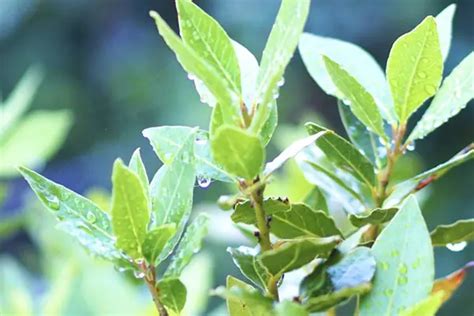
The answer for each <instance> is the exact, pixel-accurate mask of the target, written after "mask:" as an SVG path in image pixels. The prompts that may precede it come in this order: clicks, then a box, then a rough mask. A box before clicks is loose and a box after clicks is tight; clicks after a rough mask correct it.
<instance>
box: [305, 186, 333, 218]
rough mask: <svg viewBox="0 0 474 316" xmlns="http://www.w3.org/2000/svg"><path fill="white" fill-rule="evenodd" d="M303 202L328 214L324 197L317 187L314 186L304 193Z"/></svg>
mask: <svg viewBox="0 0 474 316" xmlns="http://www.w3.org/2000/svg"><path fill="white" fill-rule="evenodd" d="M304 203H305V204H306V205H308V206H309V207H311V208H312V209H313V210H320V211H323V212H324V213H326V214H329V211H328V205H327V203H326V198H325V197H324V195H323V193H322V192H321V190H319V188H318V187H314V188H313V189H312V190H311V192H309V193H308V194H307V195H306V197H305V199H304Z"/></svg>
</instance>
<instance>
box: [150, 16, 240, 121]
mask: <svg viewBox="0 0 474 316" xmlns="http://www.w3.org/2000/svg"><path fill="white" fill-rule="evenodd" d="M150 16H151V17H152V18H153V19H154V20H155V23H156V26H157V28H158V32H159V33H160V35H161V36H162V37H163V39H164V40H165V42H166V44H167V45H168V46H169V47H170V48H171V49H172V50H173V51H174V53H175V54H176V57H177V59H178V61H179V62H180V63H181V66H183V68H184V70H186V71H187V72H188V73H189V74H190V75H191V76H196V77H197V78H198V79H199V80H201V81H202V82H203V83H204V84H205V85H206V87H207V88H208V89H209V91H210V92H211V93H212V94H213V95H214V96H215V98H216V100H217V102H218V103H220V104H221V105H222V110H223V113H224V114H225V115H224V119H225V122H226V123H228V124H238V123H239V122H240V113H239V104H238V102H239V97H238V95H237V94H235V93H234V92H233V90H232V89H231V88H230V87H229V86H228V84H227V81H225V79H224V78H222V77H221V76H220V75H219V73H218V72H217V71H216V70H215V69H214V67H212V66H211V65H209V63H208V62H207V61H205V60H203V59H202V58H201V57H200V56H199V55H197V53H195V52H194V51H193V49H192V48H191V47H189V46H187V45H186V44H185V43H183V41H182V40H181V39H180V38H179V37H178V36H177V35H176V34H175V33H174V32H173V30H172V29H171V28H170V27H169V26H168V24H166V22H165V21H164V20H163V19H162V18H161V16H160V15H159V14H158V13H157V12H155V11H150Z"/></svg>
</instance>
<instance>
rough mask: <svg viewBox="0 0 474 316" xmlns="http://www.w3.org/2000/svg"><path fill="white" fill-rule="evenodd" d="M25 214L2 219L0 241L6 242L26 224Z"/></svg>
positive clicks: (0, 220)
mask: <svg viewBox="0 0 474 316" xmlns="http://www.w3.org/2000/svg"><path fill="white" fill-rule="evenodd" d="M25 217H26V216H25V214H23V213H20V214H18V213H17V214H15V215H9V216H1V217H0V240H5V239H7V238H8V237H10V236H11V235H12V234H14V233H16V232H18V231H19V230H20V229H21V228H22V227H23V225H24V224H25Z"/></svg>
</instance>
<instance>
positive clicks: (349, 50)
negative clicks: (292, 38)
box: [299, 33, 396, 123]
mask: <svg viewBox="0 0 474 316" xmlns="http://www.w3.org/2000/svg"><path fill="white" fill-rule="evenodd" d="M299 51H300V54H301V57H302V59H303V62H304V64H305V66H306V69H307V70H308V72H309V74H310V75H311V77H312V78H313V79H314V81H315V82H316V83H317V84H318V85H319V86H320V87H321V89H323V90H324V92H326V93H327V94H329V95H332V96H335V97H339V94H338V89H337V88H336V86H335V85H334V83H333V81H332V80H331V77H330V76H329V73H328V71H327V69H326V67H325V65H324V61H323V58H322V56H323V55H325V56H328V57H329V58H331V59H332V60H334V61H335V62H337V63H338V64H339V65H341V67H342V68H344V69H345V70H346V71H347V72H349V73H350V74H351V76H353V77H354V78H355V79H356V80H357V81H358V82H359V83H360V84H361V85H362V86H363V87H364V89H365V90H367V92H368V93H370V94H371V95H372V96H373V97H374V99H375V101H376V103H377V105H378V108H379V111H380V112H381V114H382V116H383V117H384V118H385V119H386V120H387V121H388V122H389V123H395V122H396V116H395V111H394V109H393V101H392V99H391V96H390V90H389V87H388V84H387V81H386V80H385V74H384V72H383V70H382V68H381V67H380V65H379V64H378V63H377V61H375V59H374V58H373V57H372V56H371V55H370V54H369V53H368V52H366V51H365V50H363V49H362V48H361V47H359V46H357V45H354V44H352V43H349V42H345V41H341V40H338V39H335V38H330V37H323V36H318V35H313V34H309V33H304V34H303V35H302V36H301V38H300V43H299Z"/></svg>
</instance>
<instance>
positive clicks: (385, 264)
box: [381, 262, 388, 270]
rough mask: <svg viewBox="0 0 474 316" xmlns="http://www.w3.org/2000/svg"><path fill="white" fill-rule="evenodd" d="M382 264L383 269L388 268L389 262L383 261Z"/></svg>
mask: <svg viewBox="0 0 474 316" xmlns="http://www.w3.org/2000/svg"><path fill="white" fill-rule="evenodd" d="M381 265H382V269H383V270H388V263H387V262H382V263H381Z"/></svg>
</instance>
